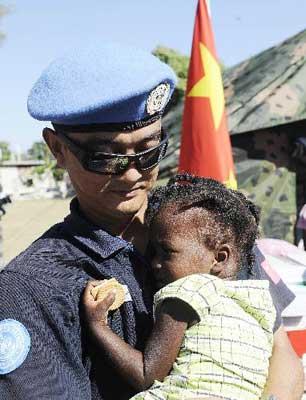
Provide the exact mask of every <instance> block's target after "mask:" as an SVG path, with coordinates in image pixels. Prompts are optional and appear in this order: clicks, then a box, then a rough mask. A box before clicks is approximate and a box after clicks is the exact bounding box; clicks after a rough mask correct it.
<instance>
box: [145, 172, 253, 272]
mask: <svg viewBox="0 0 306 400" xmlns="http://www.w3.org/2000/svg"><path fill="white" fill-rule="evenodd" d="M166 205H171V206H172V207H174V209H173V210H174V212H178V213H180V212H184V211H186V210H189V209H191V208H196V209H201V208H202V209H203V210H206V211H207V212H208V214H209V216H210V217H211V218H209V220H208V221H207V213H205V217H206V220H205V222H207V223H209V222H211V223H210V225H209V229H208V230H206V233H205V237H203V238H202V239H203V241H204V243H205V245H206V246H207V247H208V248H209V249H211V250H213V249H215V248H216V246H217V244H222V243H232V244H233V245H234V250H235V251H236V257H237V262H238V266H239V268H241V267H242V266H244V267H245V266H246V265H245V264H247V266H248V268H249V269H251V268H252V265H253V263H254V255H253V246H254V243H255V239H256V238H257V237H258V223H259V208H258V207H257V206H255V204H253V203H252V202H251V201H249V200H248V199H247V198H246V197H245V196H244V195H243V194H242V193H241V192H238V191H235V190H231V189H227V188H226V187H225V186H224V185H223V184H222V183H219V182H217V181H215V180H213V179H208V178H200V177H195V176H192V175H189V174H178V175H176V176H174V177H173V178H171V179H170V180H169V182H168V184H167V185H166V186H162V187H158V188H157V189H155V190H153V192H152V194H151V196H150V198H149V205H148V209H147V212H146V223H147V224H148V225H150V224H151V222H152V221H153V220H154V218H155V216H156V215H157V214H158V212H159V210H160V209H161V208H163V207H164V206H166ZM203 222H204V221H203Z"/></svg>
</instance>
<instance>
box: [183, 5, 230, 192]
mask: <svg viewBox="0 0 306 400" xmlns="http://www.w3.org/2000/svg"><path fill="white" fill-rule="evenodd" d="M179 171H180V172H189V173H192V174H194V175H198V176H204V177H210V178H214V179H216V180H218V181H221V182H223V183H225V184H226V185H227V186H228V187H231V188H234V189H236V188H237V182H236V179H235V175H234V163H233V157H232V150H231V143H230V138H229V134H228V130H227V125H226V115H225V103H224V93H223V84H222V75H221V68H220V65H219V63H218V61H217V56H216V50H215V44H214V37H213V31H212V26H211V21H210V15H209V11H208V6H207V4H206V0H199V2H198V7H197V13H196V20H195V26H194V32H193V42H192V52H191V58H190V64H189V72H188V81H187V89H186V96H185V108H184V115H183V132H182V140H181V152H180V163H179Z"/></svg>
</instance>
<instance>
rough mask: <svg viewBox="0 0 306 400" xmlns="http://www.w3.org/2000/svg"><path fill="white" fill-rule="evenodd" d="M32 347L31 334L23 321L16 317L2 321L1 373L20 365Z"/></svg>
mask: <svg viewBox="0 0 306 400" xmlns="http://www.w3.org/2000/svg"><path fill="white" fill-rule="evenodd" d="M30 348H31V337H30V334H29V332H28V330H27V329H26V327H25V326H24V325H23V324H22V323H21V322H19V321H16V320H14V319H4V320H2V321H0V375H4V374H8V373H9V372H12V371H14V370H15V369H16V368H18V367H20V365H21V364H22V363H23V362H24V360H25V359H26V357H27V355H28V353H29V351H30Z"/></svg>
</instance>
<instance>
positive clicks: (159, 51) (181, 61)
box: [153, 46, 189, 98]
mask: <svg viewBox="0 0 306 400" xmlns="http://www.w3.org/2000/svg"><path fill="white" fill-rule="evenodd" d="M153 54H154V55H155V56H156V57H158V58H159V59H160V60H161V61H163V62H165V63H166V64H168V65H170V67H172V68H173V70H174V71H175V73H176V75H177V77H178V84H177V86H176V92H177V93H176V95H177V96H178V97H179V98H181V97H183V96H184V93H185V89H186V83H187V75H188V66H189V57H187V56H183V55H182V54H180V53H178V52H177V51H175V50H173V49H169V48H168V47H163V46H158V47H156V49H155V50H153Z"/></svg>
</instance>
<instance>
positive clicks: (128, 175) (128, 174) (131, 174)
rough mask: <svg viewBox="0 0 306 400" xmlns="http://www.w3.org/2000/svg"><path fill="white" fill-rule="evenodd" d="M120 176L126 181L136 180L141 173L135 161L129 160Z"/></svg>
mask: <svg viewBox="0 0 306 400" xmlns="http://www.w3.org/2000/svg"><path fill="white" fill-rule="evenodd" d="M121 176H122V178H123V179H124V180H126V181H129V182H137V181H138V180H139V179H140V178H141V177H142V173H141V172H139V171H138V169H137V166H136V163H135V161H131V162H130V164H129V165H128V168H127V169H126V170H125V171H124V172H123V173H122V175H121Z"/></svg>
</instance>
